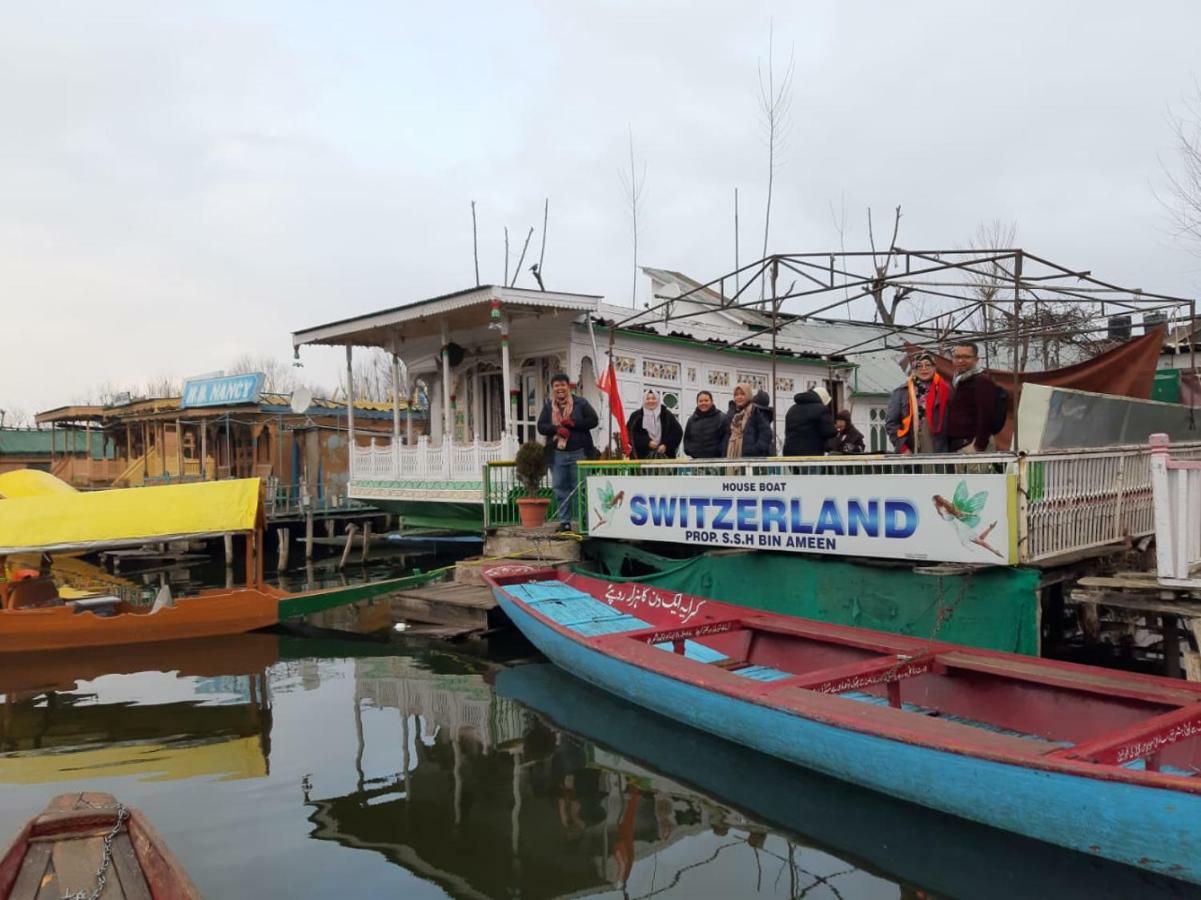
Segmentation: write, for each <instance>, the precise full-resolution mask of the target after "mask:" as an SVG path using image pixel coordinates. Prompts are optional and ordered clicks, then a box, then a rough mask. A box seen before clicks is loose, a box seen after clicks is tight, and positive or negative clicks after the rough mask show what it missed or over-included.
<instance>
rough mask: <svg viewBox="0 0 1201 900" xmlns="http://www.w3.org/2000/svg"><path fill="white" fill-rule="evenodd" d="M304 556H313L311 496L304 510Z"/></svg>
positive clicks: (307, 558)
mask: <svg viewBox="0 0 1201 900" xmlns="http://www.w3.org/2000/svg"><path fill="white" fill-rule="evenodd" d="M304 558H305V559H306V560H310V559H312V558H313V500H312V498H311V497H310V498H309V502H308V505H307V506H306V507H305V510H304Z"/></svg>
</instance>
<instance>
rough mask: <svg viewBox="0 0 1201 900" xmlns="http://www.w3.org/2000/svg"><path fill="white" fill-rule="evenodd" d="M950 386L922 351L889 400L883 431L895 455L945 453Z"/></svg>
mask: <svg viewBox="0 0 1201 900" xmlns="http://www.w3.org/2000/svg"><path fill="white" fill-rule="evenodd" d="M950 399H951V387H950V385H948V384H947V382H946V379H944V378H943V377H942V376H941V375H939V374H938V370H937V369H936V368H935V367H934V357H933V356H931V355H930V354H929V353H926V352H921V353H918V354H917V355H916V356H915V357H914V358H913V370H912V373H911V374H910V376H909V377H908V378H906V379H905V383H904V384H902V385H901V386H900V387H899V388H897V389H896V390H894V391H893V392H892V394H890V395H889V397H888V408H887V409H886V411H885V413H884V430H885V431H886V432H888V439H889V440H890V441H891V442H892V446H893V448H894V449H895V450H896V451H897V452H898V453H946V452H947V449H948V448H947V433H946V432H947V416H948V413H947V410H948V406H949V404H950Z"/></svg>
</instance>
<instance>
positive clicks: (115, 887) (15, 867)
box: [0, 793, 200, 900]
mask: <svg viewBox="0 0 1201 900" xmlns="http://www.w3.org/2000/svg"><path fill="white" fill-rule="evenodd" d="M98 873H100V874H98ZM102 879H103V880H102ZM98 887H99V888H101V890H102V894H101V896H104V897H113V898H122V897H128V898H135V897H136V898H150V897H154V898H155V900H159V898H173V900H174V898H180V900H185V898H191V897H199V896H200V893H199V892H198V891H197V890H196V888H195V887H194V886H193V885H192V882H191V880H190V879H189V878H188V875H187V873H186V872H185V871H184V870H183V867H182V866H181V865H180V864H179V862H178V861H177V860H176V859H175V857H174V856H173V855H172V854H171V851H170V850H168V849H167V845H166V844H165V843H164V842H163V839H162V838H160V837H159V836H158V834H157V833H156V832H155V831H154V829H153V828H152V827H151V826H150V823H149V822H148V821H146V817H145V816H144V815H142V813H141V812H140V811H138V810H136V809H126V808H125V807H123V806H121V805H120V804H118V803H117V801H116V800H114V799H113V797H112V796H111V795H109V794H93V793H74V794H60V795H59V796H58V797H55V798H54V799H53V800H51V801H50V804H49V805H48V806H47V807H46V810H45V811H44V812H43V813H42V814H41V815H39V816H36V817H35V818H33V819H32V820H30V822H29V823H28V824H26V825H25V827H24V828H22V829H21V831H20V833H18V834H17V837H16V839H15V840H14V841H13V842H12V844H11V845H10V846H9V848H8V850H7V851H6V852H5V853H4V856H3V857H0V900H7V898H13V900H33V898H35V897H55V898H57V897H66V896H75V895H76V893H77V892H79V893H80V896H84V897H90V896H92V895H93V893H94V892H96V891H97V888H98Z"/></svg>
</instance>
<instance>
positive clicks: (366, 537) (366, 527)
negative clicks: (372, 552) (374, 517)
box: [362, 519, 371, 562]
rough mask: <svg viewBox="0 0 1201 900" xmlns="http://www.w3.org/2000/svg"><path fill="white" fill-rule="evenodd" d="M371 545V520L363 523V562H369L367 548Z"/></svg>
mask: <svg viewBox="0 0 1201 900" xmlns="http://www.w3.org/2000/svg"><path fill="white" fill-rule="evenodd" d="M370 544H371V520H370V519H368V520H367V521H366V522H364V523H363V556H362V560H363V562H367V548H368V546H370Z"/></svg>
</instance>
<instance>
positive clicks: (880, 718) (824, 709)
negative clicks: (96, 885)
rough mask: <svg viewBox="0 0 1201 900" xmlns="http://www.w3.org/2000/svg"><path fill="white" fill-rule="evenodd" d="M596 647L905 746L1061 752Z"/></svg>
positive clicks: (651, 654) (652, 654)
mask: <svg viewBox="0 0 1201 900" xmlns="http://www.w3.org/2000/svg"><path fill="white" fill-rule="evenodd" d="M596 644H597V646H598V647H600V648H603V649H605V650H606V651H608V650H610V648H611V650H612V652H614V653H615V654H616V655H618V656H620V657H621V658H624V659H626V660H627V661H629V662H632V663H634V664H636V665H640V666H643V667H645V668H648V669H651V670H653V671H659V672H662V673H663V674H664V675H668V676H670V677H681V676H682V675H683V674H684V672H683V671H681V668H682V667H688V668H690V669H691V668H692V667H696V669H693V671H696V670H703V671H704V673H705V674H704V675H703V676H701V677H702V679H703V681H702V683H703V685H704V687H706V688H707V689H709V690H717V691H720V692H722V693H724V694H727V695H728V696H732V697H736V698H738V699H741V700H746V701H749V702H751V703H760V704H763V705H765V706H768V707H771V708H775V709H779V710H780V711H781V712H795V713H797V714H800V715H803V716H805V717H806V718H811V719H815V720H817V721H819V722H827V723H830V724H832V725H835V726H836V727H844V728H852V729H854V730H856V731H862V732H865V733H868V734H873V733H874V734H878V735H880V736H881V737H886V738H892V739H895V740H902V741H905V742H907V743H919V744H926V745H928V746H932V747H937V748H940V749H946V748H961V749H963V750H971V751H974V752H982V753H988V754H993V755H998V756H1008V757H1014V756H1018V757H1023V758H1038V757H1041V756H1043V755H1044V754H1047V753H1052V752H1055V751H1057V750H1061V749H1063V745H1062V744H1058V743H1055V742H1053V741H1047V740H1042V739H1040V738H1036V737H1014V736H1012V735H1008V734H1000V733H997V732H994V731H990V730H988V729H986V728H979V727H975V726H972V725H967V724H963V723H960V722H954V721H950V720H948V719H944V718H940V717H932V716H926V715H922V714H920V713H914V712H910V711H906V710H902V709H893V708H891V707H889V706H877V705H875V704H871V703H861V702H858V701H856V700H854V699H850V698H846V697H839V696H837V695H835V694H821V693H817V692H815V691H811V690H806V689H805V688H801V687H795V686H791V685H773V684H772V683H771V682H765V683H762V682H761V683H759V684H754V683H753V682H751V681H750V680H749V679H747V678H745V677H742V676H741V675H740V674H739V673H738V671H733V672H728V671H726V670H725V669H723V668H721V667H719V666H714V665H710V664H705V663H698V662H696V661H694V660H690V659H687V658H685V657H682V656H681V655H679V654H668V653H663V652H662V651H661V650H659V649H658V648H656V647H654V646H653V645H649V644H644V643H641V642H638V641H631V640H629V639H627V638H623V637H622V636H621V635H612V636H608V637H604V638H600V639H598V640H597V642H596Z"/></svg>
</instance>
